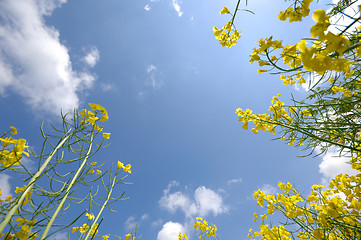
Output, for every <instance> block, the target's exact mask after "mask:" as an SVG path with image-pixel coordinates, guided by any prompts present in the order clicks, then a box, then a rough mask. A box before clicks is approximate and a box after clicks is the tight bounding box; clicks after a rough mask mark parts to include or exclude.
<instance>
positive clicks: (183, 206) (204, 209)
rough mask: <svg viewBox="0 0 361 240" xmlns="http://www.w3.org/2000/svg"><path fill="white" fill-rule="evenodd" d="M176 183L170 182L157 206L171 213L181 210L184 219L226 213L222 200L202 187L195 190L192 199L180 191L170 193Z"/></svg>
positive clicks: (216, 194)
mask: <svg viewBox="0 0 361 240" xmlns="http://www.w3.org/2000/svg"><path fill="white" fill-rule="evenodd" d="M177 185H178V182H176V181H173V182H171V183H170V184H169V185H168V187H167V189H165V190H164V192H163V196H162V198H161V199H160V200H159V205H160V206H161V207H162V208H164V209H166V210H168V211H169V212H171V213H175V212H176V211H177V210H181V211H182V212H183V213H184V214H185V216H186V217H188V218H191V217H193V216H195V215H198V216H202V217H203V216H207V215H209V214H211V213H212V214H213V215H214V216H217V215H218V214H221V213H225V212H228V207H227V206H226V205H225V204H224V203H223V198H222V196H221V195H219V194H218V193H216V192H214V191H213V190H211V189H208V188H206V187H204V186H201V187H199V188H197V189H196V190H195V192H194V199H191V198H190V197H188V196H187V194H185V193H182V192H180V191H178V192H175V193H170V190H171V188H172V187H173V186H177Z"/></svg>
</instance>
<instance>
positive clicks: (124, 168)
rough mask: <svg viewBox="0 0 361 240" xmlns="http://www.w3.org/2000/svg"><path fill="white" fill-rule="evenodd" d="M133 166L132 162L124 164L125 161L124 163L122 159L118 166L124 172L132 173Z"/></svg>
mask: <svg viewBox="0 0 361 240" xmlns="http://www.w3.org/2000/svg"><path fill="white" fill-rule="evenodd" d="M131 167H132V165H130V164H127V165H126V166H124V163H122V162H121V161H118V165H117V168H118V169H121V170H122V171H123V172H127V173H132V170H131V169H130V168H131Z"/></svg>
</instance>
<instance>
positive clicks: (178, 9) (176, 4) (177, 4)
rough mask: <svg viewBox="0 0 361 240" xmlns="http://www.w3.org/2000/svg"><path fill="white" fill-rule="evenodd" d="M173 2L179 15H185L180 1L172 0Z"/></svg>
mask: <svg viewBox="0 0 361 240" xmlns="http://www.w3.org/2000/svg"><path fill="white" fill-rule="evenodd" d="M171 4H172V7H173V8H174V10H175V11H176V12H177V13H178V17H181V16H182V15H183V12H182V11H181V8H180V1H178V0H172V2H171Z"/></svg>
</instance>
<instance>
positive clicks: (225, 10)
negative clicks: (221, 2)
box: [220, 6, 230, 14]
mask: <svg viewBox="0 0 361 240" xmlns="http://www.w3.org/2000/svg"><path fill="white" fill-rule="evenodd" d="M229 13H230V11H229V9H228V8H227V7H225V6H224V7H223V8H222V11H221V12H220V14H229Z"/></svg>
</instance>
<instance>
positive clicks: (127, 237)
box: [125, 233, 134, 240]
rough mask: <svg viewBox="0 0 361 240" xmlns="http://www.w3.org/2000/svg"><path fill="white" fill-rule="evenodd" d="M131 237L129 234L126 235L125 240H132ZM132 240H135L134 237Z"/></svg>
mask: <svg viewBox="0 0 361 240" xmlns="http://www.w3.org/2000/svg"><path fill="white" fill-rule="evenodd" d="M130 237H131V235H130V234H129V233H128V234H126V235H125V240H129V239H130ZM131 240H134V237H132V239H131Z"/></svg>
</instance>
